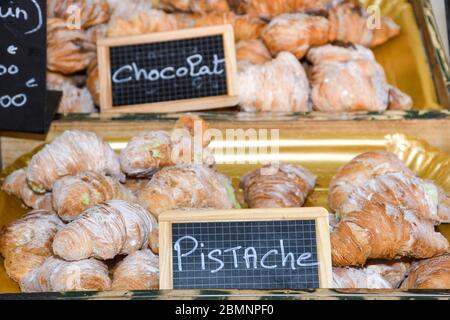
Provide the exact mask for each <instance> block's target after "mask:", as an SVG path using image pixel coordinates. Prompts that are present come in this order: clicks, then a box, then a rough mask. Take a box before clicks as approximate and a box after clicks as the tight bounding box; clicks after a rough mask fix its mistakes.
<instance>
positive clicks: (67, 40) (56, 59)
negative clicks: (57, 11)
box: [47, 18, 97, 74]
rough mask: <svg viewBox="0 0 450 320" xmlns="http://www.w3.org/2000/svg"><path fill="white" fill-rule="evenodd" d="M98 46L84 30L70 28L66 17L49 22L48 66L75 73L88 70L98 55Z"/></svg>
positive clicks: (54, 70)
mask: <svg viewBox="0 0 450 320" xmlns="http://www.w3.org/2000/svg"><path fill="white" fill-rule="evenodd" d="M96 50H97V49H96V46H95V43H92V42H91V41H90V39H89V38H88V37H87V36H86V35H85V34H84V33H83V31H82V30H77V29H69V28H68V27H67V22H66V21H65V20H64V19H57V18H50V19H48V22H47V68H48V69H49V70H50V71H53V72H60V73H63V74H73V73H76V72H79V71H83V70H86V68H87V67H88V66H89V64H90V63H91V62H92V60H93V59H95V57H96Z"/></svg>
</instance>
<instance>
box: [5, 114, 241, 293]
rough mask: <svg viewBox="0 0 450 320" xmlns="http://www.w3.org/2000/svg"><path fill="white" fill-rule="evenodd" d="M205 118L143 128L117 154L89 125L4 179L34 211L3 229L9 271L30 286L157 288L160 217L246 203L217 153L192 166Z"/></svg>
mask: <svg viewBox="0 0 450 320" xmlns="http://www.w3.org/2000/svg"><path fill="white" fill-rule="evenodd" d="M202 124H203V122H201V121H200V120H199V119H197V118H195V117H192V118H191V117H185V118H181V119H180V120H179V121H178V123H177V124H176V126H175V128H174V129H173V131H172V132H166V131H150V132H143V133H142V134H140V135H139V136H137V137H135V138H133V139H132V140H131V141H130V142H129V143H128V145H127V147H126V148H125V149H124V150H122V152H121V154H120V155H117V154H115V152H114V151H113V150H112V149H111V147H110V146H109V145H108V144H107V143H105V142H104V141H103V139H102V138H100V137H99V136H97V135H96V134H95V133H91V132H85V131H66V132H64V133H63V134H62V135H61V136H59V137H58V138H56V139H55V140H54V141H53V142H52V143H50V144H48V145H47V146H45V147H44V148H43V149H42V150H41V151H39V152H38V153H37V154H36V155H34V156H33V158H32V159H31V160H30V162H29V164H28V166H27V167H26V168H23V169H20V170H18V171H16V172H13V173H12V174H11V175H9V176H8V177H7V178H6V179H5V181H4V183H3V185H2V189H3V191H5V192H6V193H8V194H11V195H15V196H17V197H19V198H20V199H22V201H23V202H24V204H25V205H26V206H27V207H30V208H32V209H34V210H33V211H31V212H30V213H28V214H26V215H25V216H24V217H22V218H21V219H19V220H18V221H14V222H12V223H11V224H9V225H6V226H4V227H3V229H2V230H1V231H0V255H1V256H2V257H3V259H4V265H5V269H6V272H7V274H8V275H9V277H10V278H11V279H13V280H14V281H16V282H17V283H19V285H20V288H21V290H22V291H23V292H52V291H57V292H65V291H105V290H152V289H153V290H154V289H158V288H159V263H158V253H159V249H158V222H157V218H158V216H159V215H160V213H162V212H165V211H169V210H175V209H180V210H181V209H186V208H212V209H234V208H237V207H239V204H238V202H237V201H236V199H235V196H234V190H233V188H232V186H231V182H230V180H229V179H228V178H227V177H225V176H224V175H222V174H220V173H218V172H216V171H215V170H214V169H213V165H214V162H213V161H212V160H211V156H209V155H208V154H207V153H206V152H205V156H204V158H202V159H203V160H202V159H201V161H199V163H202V164H192V160H191V159H195V157H194V156H193V150H192V148H190V147H189V146H190V145H191V143H192V140H193V135H194V132H193V130H194V126H195V125H202ZM208 144H209V141H206V140H205V141H203V146H205V147H206V146H207V145H208ZM192 145H193V144H192ZM200 149H201V148H200ZM187 153H188V154H189V155H187ZM201 153H203V152H201ZM203 163H204V164H203ZM1 214H4V215H6V214H7V212H2V213H1Z"/></svg>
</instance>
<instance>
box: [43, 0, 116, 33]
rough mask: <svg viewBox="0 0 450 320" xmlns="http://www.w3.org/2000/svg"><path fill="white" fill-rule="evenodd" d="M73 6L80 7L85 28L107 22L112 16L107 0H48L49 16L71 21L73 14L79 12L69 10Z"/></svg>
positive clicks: (81, 20) (81, 21)
mask: <svg viewBox="0 0 450 320" xmlns="http://www.w3.org/2000/svg"><path fill="white" fill-rule="evenodd" d="M72 6H76V8H77V9H79V13H80V23H81V27H82V28H83V29H88V28H90V27H93V26H96V25H99V24H103V23H106V22H108V20H109V18H110V11H109V9H110V8H109V4H108V1H107V0H50V1H47V17H49V18H62V19H65V20H66V21H69V20H70V18H71V15H73V14H75V13H77V12H71V11H70V10H68V9H69V8H71V7H72Z"/></svg>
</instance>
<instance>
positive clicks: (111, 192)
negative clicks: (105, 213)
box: [53, 171, 136, 222]
mask: <svg viewBox="0 0 450 320" xmlns="http://www.w3.org/2000/svg"><path fill="white" fill-rule="evenodd" d="M113 199H114V200H124V201H128V202H135V201H136V198H135V196H134V195H133V194H132V192H131V191H130V190H128V189H127V188H126V187H125V186H123V185H122V184H121V183H120V182H119V181H118V180H116V179H115V178H112V177H106V176H103V175H102V174H98V173H94V172H89V171H84V172H80V173H79V174H77V175H76V176H66V177H63V178H61V179H59V180H58V181H56V182H55V184H54V185H53V208H54V209H55V211H56V212H57V213H58V215H59V217H60V218H61V219H63V220H64V221H68V222H70V221H73V220H75V219H77V218H78V217H79V216H80V215H81V214H82V213H83V211H85V210H86V209H88V208H90V207H93V206H95V205H97V204H100V203H103V202H105V201H107V200H113Z"/></svg>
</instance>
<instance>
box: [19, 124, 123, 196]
mask: <svg viewBox="0 0 450 320" xmlns="http://www.w3.org/2000/svg"><path fill="white" fill-rule="evenodd" d="M81 171H92V172H96V173H100V174H106V175H110V176H113V177H116V178H118V179H122V176H123V174H122V173H121V171H120V161H119V157H118V156H117V155H116V154H115V153H114V151H113V150H112V149H111V147H110V146H109V145H108V144H107V143H106V142H104V141H103V139H102V138H100V137H99V136H97V135H96V134H95V133H92V132H88V131H78V130H72V131H65V132H64V133H63V134H62V135H60V136H59V137H57V138H56V139H55V140H54V141H53V142H52V143H50V144H48V145H46V146H45V147H44V149H42V150H41V151H39V152H38V153H37V154H35V155H34V156H33V158H32V159H31V161H30V164H29V165H28V169H27V179H28V184H29V185H30V187H31V188H32V189H33V191H35V192H37V193H45V192H46V191H51V190H52V188H53V183H55V182H56V180H58V179H60V178H62V177H64V176H67V175H76V174H78V173H79V172H81Z"/></svg>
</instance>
